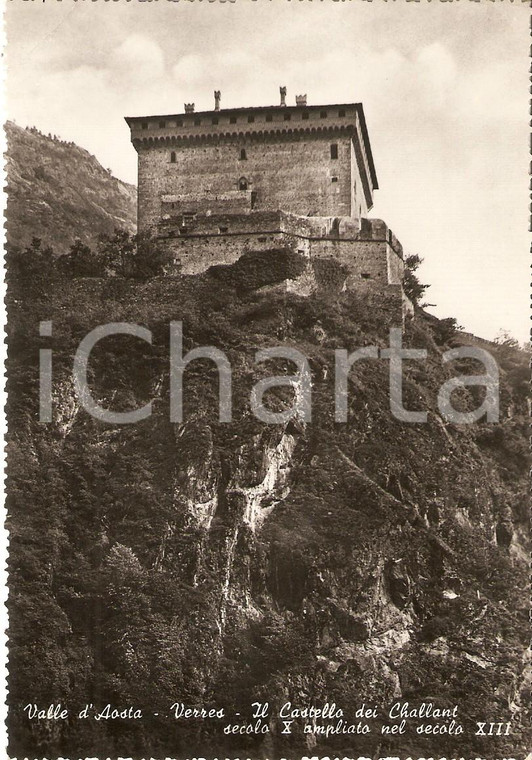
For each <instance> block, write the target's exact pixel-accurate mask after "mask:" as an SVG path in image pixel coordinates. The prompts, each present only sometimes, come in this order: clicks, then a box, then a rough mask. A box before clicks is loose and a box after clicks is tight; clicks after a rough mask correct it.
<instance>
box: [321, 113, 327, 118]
mask: <svg viewBox="0 0 532 760" xmlns="http://www.w3.org/2000/svg"><path fill="white" fill-rule="evenodd" d="M326 118H327V111H320V119H326Z"/></svg>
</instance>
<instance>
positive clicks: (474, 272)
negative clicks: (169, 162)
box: [6, 0, 530, 340]
mask: <svg viewBox="0 0 532 760" xmlns="http://www.w3.org/2000/svg"><path fill="white" fill-rule="evenodd" d="M528 17H529V11H528V7H527V4H526V3H514V4H511V3H510V2H501V3H492V2H489V1H488V0H481V2H479V3H474V2H465V1H464V2H463V3H452V4H451V3H442V2H429V1H428V0H422V2H421V3H415V2H410V3H405V2H402V1H401V0H399V2H397V3H385V2H383V1H382V0H380V1H379V0H375V2H371V3H370V2H363V1H362V0H355V1H354V2H346V3H342V2H338V3H335V2H332V0H325V2H321V3H317V2H308V1H307V2H286V0H273V1H270V2H267V0H259V1H258V2H252V1H251V0H237V2H236V3H230V2H226V3H224V2H220V1H219V2H215V3H210V2H209V3H207V2H205V1H204V2H187V1H186V0H182V1H181V2H168V1H167V0H159V1H158V2H139V1H138V0H133V1H132V2H126V0H120V2H115V3H108V2H105V3H104V2H101V1H100V2H98V3H93V2H88V0H87V1H86V2H73V1H72V0H64V2H46V3H41V2H21V1H20V0H18V1H17V0H15V1H14V2H10V3H8V4H7V11H6V28H7V36H8V48H7V65H8V78H7V93H8V112H9V117H10V118H12V119H14V120H15V121H16V122H17V123H18V124H20V125H23V126H26V125H35V126H37V127H38V128H39V129H41V130H42V131H44V132H52V133H55V134H57V135H58V136H60V137H62V138H64V139H68V140H73V141H75V142H76V143H78V144H79V145H81V146H82V147H84V148H87V149H88V150H89V151H90V152H91V153H94V154H95V155H96V157H97V158H98V159H99V160H100V162H101V163H102V164H103V165H104V166H105V167H110V168H111V169H112V171H113V172H114V173H115V174H116V175H117V176H118V177H120V178H122V179H125V180H127V181H129V182H135V180H136V153H135V151H134V149H133V148H132V146H131V144H130V142H129V134H128V129H127V126H126V124H125V122H124V120H123V117H124V116H125V115H142V114H150V113H156V114H162V113H176V112H181V111H182V110H183V103H184V102H185V101H186V102H188V101H194V102H195V103H196V110H203V109H210V108H212V107H213V90H214V89H221V91H222V108H223V107H231V106H246V105H269V104H277V103H278V99H279V85H281V84H283V85H286V86H287V88H288V102H289V103H294V96H295V95H296V94H303V93H307V95H308V102H309V104H313V105H314V104H322V103H323V104H325V103H339V102H358V101H361V102H362V103H363V104H364V109H365V113H366V120H367V123H368V129H369V135H370V141H371V144H372V149H373V154H374V158H375V164H376V168H377V175H378V178H379V185H380V187H381V189H380V190H378V191H377V193H376V200H375V206H374V208H373V210H372V212H371V216H374V217H379V218H382V219H384V220H385V221H386V222H387V223H388V224H389V226H390V227H391V228H392V229H393V231H394V232H395V234H396V235H397V237H398V238H399V239H400V240H401V242H402V243H403V246H404V247H405V250H406V252H407V253H418V254H419V255H421V256H422V257H424V259H425V262H424V264H423V267H422V269H421V270H420V275H421V279H423V281H425V282H429V283H431V285H432V287H431V288H430V290H429V291H428V294H427V300H428V301H430V302H431V303H434V304H437V306H436V307H435V308H432V309H431V311H433V312H434V313H436V314H437V315H438V316H455V317H456V318H457V319H458V321H459V322H460V323H461V324H462V325H464V326H465V328H466V329H467V330H470V331H471V332H475V333H476V334H478V335H481V336H484V337H488V338H490V337H493V336H494V335H495V334H496V333H497V332H498V331H499V330H500V329H501V328H502V329H506V330H509V331H510V332H511V333H512V334H513V335H515V336H516V337H518V338H519V339H520V340H524V339H525V338H526V337H527V333H528V322H529V314H528V292H529V289H528V285H529V279H530V278H529V271H528V250H527V246H528V234H527V227H528V217H527V214H528V211H527V188H528V73H527V69H528Z"/></svg>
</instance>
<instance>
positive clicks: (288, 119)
mask: <svg viewBox="0 0 532 760" xmlns="http://www.w3.org/2000/svg"><path fill="white" fill-rule="evenodd" d="M291 118H292V117H291V115H290V114H289V113H285V114H284V120H285V121H290V119H291Z"/></svg>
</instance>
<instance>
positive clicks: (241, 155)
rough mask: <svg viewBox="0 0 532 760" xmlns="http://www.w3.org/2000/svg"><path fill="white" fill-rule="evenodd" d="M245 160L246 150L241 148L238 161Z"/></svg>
mask: <svg viewBox="0 0 532 760" xmlns="http://www.w3.org/2000/svg"><path fill="white" fill-rule="evenodd" d="M246 159H247V154H246V149H245V148H241V149H240V160H241V161H245V160H246Z"/></svg>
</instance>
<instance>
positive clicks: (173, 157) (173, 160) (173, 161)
mask: <svg viewBox="0 0 532 760" xmlns="http://www.w3.org/2000/svg"><path fill="white" fill-rule="evenodd" d="M175 161H176V155H175V150H173V151H172V152H171V153H170V163H171V164H175Z"/></svg>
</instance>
